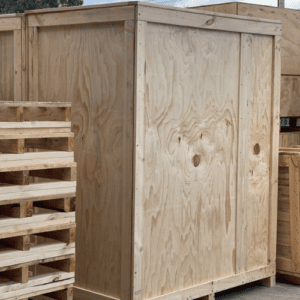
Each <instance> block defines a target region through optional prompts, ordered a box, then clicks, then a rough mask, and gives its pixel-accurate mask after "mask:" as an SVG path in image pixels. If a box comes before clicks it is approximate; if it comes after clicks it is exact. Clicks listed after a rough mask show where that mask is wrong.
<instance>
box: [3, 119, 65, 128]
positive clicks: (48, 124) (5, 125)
mask: <svg viewBox="0 0 300 300" xmlns="http://www.w3.org/2000/svg"><path fill="white" fill-rule="evenodd" d="M70 127H71V122H59V121H54V122H44V121H40V122H0V129H25V128H26V129H27V128H70Z"/></svg>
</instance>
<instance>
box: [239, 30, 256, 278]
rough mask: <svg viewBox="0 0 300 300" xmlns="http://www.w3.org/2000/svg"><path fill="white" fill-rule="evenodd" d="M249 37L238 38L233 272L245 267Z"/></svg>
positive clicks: (250, 51)
mask: <svg viewBox="0 0 300 300" xmlns="http://www.w3.org/2000/svg"><path fill="white" fill-rule="evenodd" d="M251 61H252V38H251V35H248V34H242V35H241V46H240V90H239V101H240V106H239V126H238V128H239V138H238V143H239V144H238V171H237V180H238V181H237V189H238V194H237V208H236V215H237V217H236V218H237V224H236V257H235V261H236V262H235V264H236V273H237V274H238V273H241V272H245V271H246V268H247V232H246V231H247V223H248V220H247V202H248V201H247V195H248V188H249V187H248V185H247V184H245V183H246V182H248V180H249V179H248V178H249V175H248V174H249V172H246V171H245V170H248V169H249V148H250V147H249V146H250V111H249V109H250V106H249V103H250V101H251V98H250V97H251V86H250V78H251V73H250V72H251Z"/></svg>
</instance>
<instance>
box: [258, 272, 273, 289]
mask: <svg viewBox="0 0 300 300" xmlns="http://www.w3.org/2000/svg"><path fill="white" fill-rule="evenodd" d="M261 284H262V285H264V286H267V287H270V288H271V287H274V286H275V285H276V276H275V275H273V276H270V277H268V278H265V279H263V280H262V281H261Z"/></svg>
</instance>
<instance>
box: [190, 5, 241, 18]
mask: <svg viewBox="0 0 300 300" xmlns="http://www.w3.org/2000/svg"><path fill="white" fill-rule="evenodd" d="M190 8H192V9H199V10H204V11H211V12H216V13H223V14H232V15H237V3H223V4H217V5H203V6H197V7H190Z"/></svg>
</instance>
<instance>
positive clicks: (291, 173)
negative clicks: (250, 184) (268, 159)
mask: <svg viewBox="0 0 300 300" xmlns="http://www.w3.org/2000/svg"><path fill="white" fill-rule="evenodd" d="M282 150H284V151H282ZM292 150H294V151H295V150H296V152H292ZM279 158H280V160H279V161H280V166H281V167H280V168H279V176H278V177H279V178H278V184H279V186H278V223H277V224H278V236H277V272H278V273H279V274H285V273H286V272H288V274H289V275H295V276H298V274H299V264H300V253H299V244H300V233H299V228H300V220H299V219H300V216H299V209H300V208H299V201H300V182H299V181H300V177H299V176H300V175H299V173H300V152H299V149H298V148H290V149H289V151H288V150H287V149H285V148H283V149H282V148H281V149H280V156H279ZM283 166H284V167H283Z"/></svg>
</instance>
